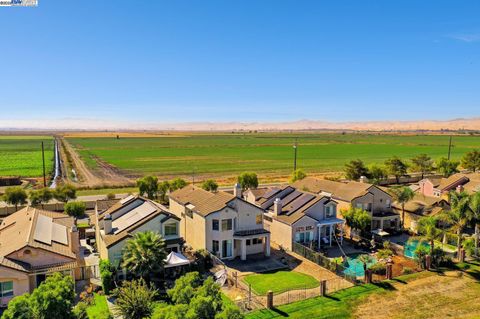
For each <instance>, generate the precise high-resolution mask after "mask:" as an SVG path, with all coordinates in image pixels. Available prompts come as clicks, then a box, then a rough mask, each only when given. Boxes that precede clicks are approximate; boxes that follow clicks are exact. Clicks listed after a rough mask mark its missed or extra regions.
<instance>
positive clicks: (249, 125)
mask: <svg viewBox="0 0 480 319" xmlns="http://www.w3.org/2000/svg"><path fill="white" fill-rule="evenodd" d="M0 130H3V131H10V130H59V131H66V130H68V131H70V130H92V131H104V130H109V131H116V130H120V131H143V130H146V131H159V130H178V131H239V130H243V131H252V130H257V131H270V130H271V131H279V130H354V131H419V130H423V131H441V130H479V131H480V117H477V118H459V119H452V120H443V121H440V120H418V121H358V122H356V121H351V122H329V121H321V120H297V121H290V122H235V121H232V122H184V123H162V122H158V123H155V122H128V121H109V120H106V119H102V120H99V119H88V118H86V119H77V118H65V119H52V120H50V119H49V120H38V121H27V120H10V121H9V120H1V119H0Z"/></svg>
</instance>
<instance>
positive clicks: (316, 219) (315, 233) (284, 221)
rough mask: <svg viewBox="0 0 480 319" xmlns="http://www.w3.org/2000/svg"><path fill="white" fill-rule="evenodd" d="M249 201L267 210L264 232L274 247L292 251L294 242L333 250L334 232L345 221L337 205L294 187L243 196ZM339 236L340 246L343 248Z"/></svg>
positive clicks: (276, 188)
mask: <svg viewBox="0 0 480 319" xmlns="http://www.w3.org/2000/svg"><path fill="white" fill-rule="evenodd" d="M244 196H245V198H246V200H247V201H249V202H251V203H254V204H255V205H257V206H258V207H260V208H261V209H263V210H265V211H266V213H265V214H264V220H265V222H264V223H265V228H266V229H267V230H269V231H270V234H271V238H272V243H274V244H276V245H278V246H280V247H282V248H284V249H287V250H292V246H293V242H298V243H302V244H313V243H314V242H315V243H316V245H318V248H321V247H322V245H326V246H329V247H331V246H332V244H333V243H334V242H335V238H336V237H335V236H336V234H335V230H336V229H337V228H338V229H339V230H340V232H341V233H342V232H343V225H344V223H345V221H344V220H343V219H341V218H338V217H337V202H336V201H334V200H332V199H331V198H330V197H328V196H323V195H316V194H312V193H309V192H304V191H300V190H298V189H296V188H294V187H292V186H282V187H270V188H260V189H254V190H247V191H246V192H245V193H244ZM341 237H342V236H340V239H339V244H342V238H341Z"/></svg>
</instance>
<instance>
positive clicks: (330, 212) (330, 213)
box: [325, 205, 335, 218]
mask: <svg viewBox="0 0 480 319" xmlns="http://www.w3.org/2000/svg"><path fill="white" fill-rule="evenodd" d="M334 216H335V208H334V207H333V206H332V205H328V206H325V218H332V217H334Z"/></svg>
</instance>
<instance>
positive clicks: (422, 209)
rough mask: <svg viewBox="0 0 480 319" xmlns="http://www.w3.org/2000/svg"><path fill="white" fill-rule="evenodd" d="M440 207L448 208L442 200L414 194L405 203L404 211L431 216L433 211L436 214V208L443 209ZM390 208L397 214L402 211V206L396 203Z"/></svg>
mask: <svg viewBox="0 0 480 319" xmlns="http://www.w3.org/2000/svg"><path fill="white" fill-rule="evenodd" d="M442 205H445V207H447V206H448V204H447V202H446V201H445V200H444V199H442V198H439V197H431V196H425V195H423V194H419V193H416V194H415V196H414V197H413V199H412V200H411V201H409V202H407V203H405V211H407V212H410V213H415V214H421V215H423V214H431V213H433V212H434V211H435V213H438V212H439V211H438V208H440V209H443V208H442ZM392 207H393V208H394V210H396V211H397V212H401V211H402V205H401V204H400V203H398V202H393V203H392Z"/></svg>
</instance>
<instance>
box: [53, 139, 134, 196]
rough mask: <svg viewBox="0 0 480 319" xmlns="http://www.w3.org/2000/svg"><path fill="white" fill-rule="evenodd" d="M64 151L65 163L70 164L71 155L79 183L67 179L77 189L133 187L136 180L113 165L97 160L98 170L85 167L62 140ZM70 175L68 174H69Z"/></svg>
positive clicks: (76, 154) (74, 152)
mask: <svg viewBox="0 0 480 319" xmlns="http://www.w3.org/2000/svg"><path fill="white" fill-rule="evenodd" d="M61 141H62V144H63V147H64V151H63V152H61V154H62V156H63V161H64V162H65V163H67V162H68V159H67V154H66V153H68V154H69V155H70V163H71V164H72V165H73V168H74V169H75V172H76V174H77V179H78V180H77V181H73V180H72V179H71V178H70V177H68V176H67V177H66V178H67V179H68V181H69V182H71V183H73V184H75V185H76V186H77V187H90V188H95V187H107V186H108V187H114V186H128V185H132V184H133V182H134V180H133V179H131V178H129V177H127V176H125V175H123V174H122V173H121V172H120V170H118V169H117V168H115V167H113V166H112V165H110V164H108V163H105V162H104V161H102V160H100V159H99V158H95V161H96V162H97V168H96V169H95V170H94V171H92V170H91V169H90V168H88V167H87V165H85V163H84V161H82V159H81V158H80V155H79V154H78V153H77V152H76V151H75V149H74V148H73V147H72V146H71V145H70V143H68V142H67V140H65V139H61ZM67 175H68V174H67Z"/></svg>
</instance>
